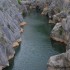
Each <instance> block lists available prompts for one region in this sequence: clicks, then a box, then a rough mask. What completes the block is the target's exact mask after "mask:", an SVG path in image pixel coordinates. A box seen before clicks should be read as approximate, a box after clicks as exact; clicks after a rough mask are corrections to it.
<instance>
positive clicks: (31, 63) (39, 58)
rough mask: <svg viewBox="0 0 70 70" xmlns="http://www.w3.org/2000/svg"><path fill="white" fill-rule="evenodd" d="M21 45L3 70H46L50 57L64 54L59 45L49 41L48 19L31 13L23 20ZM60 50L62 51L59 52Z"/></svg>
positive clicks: (49, 27) (49, 26)
mask: <svg viewBox="0 0 70 70" xmlns="http://www.w3.org/2000/svg"><path fill="white" fill-rule="evenodd" d="M24 20H25V21H26V22H27V23H28V25H27V26H26V27H24V30H25V31H24V33H23V34H22V44H21V46H20V48H18V49H16V51H18V52H17V54H16V56H15V59H14V61H13V62H12V63H11V66H10V67H7V68H6V69H5V70H47V61H48V59H49V58H50V56H52V55H56V54H59V53H60V52H64V51H65V50H62V49H64V47H62V45H61V44H59V45H58V43H56V42H53V41H52V43H51V40H50V32H51V29H52V27H51V25H50V24H49V23H48V19H47V18H46V17H44V16H41V15H40V14H38V13H35V12H34V13H32V14H31V15H30V16H28V17H26V18H25V19H24ZM60 50H62V51H60Z"/></svg>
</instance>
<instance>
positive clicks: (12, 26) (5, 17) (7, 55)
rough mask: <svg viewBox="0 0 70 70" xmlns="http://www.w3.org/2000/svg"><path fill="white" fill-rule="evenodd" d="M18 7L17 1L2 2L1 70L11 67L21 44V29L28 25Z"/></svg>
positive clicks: (0, 17) (1, 0) (0, 23)
mask: <svg viewBox="0 0 70 70" xmlns="http://www.w3.org/2000/svg"><path fill="white" fill-rule="evenodd" d="M17 5H18V3H17V1H16V0H0V70H2V69H3V68H5V67H6V66H9V60H10V59H12V58H13V57H14V55H15V50H14V47H18V46H19V44H20V42H21V29H22V27H23V26H24V25H25V24H26V23H25V22H24V21H23V17H22V15H21V12H20V11H19V5H18V6H17ZM22 31H23V29H22Z"/></svg>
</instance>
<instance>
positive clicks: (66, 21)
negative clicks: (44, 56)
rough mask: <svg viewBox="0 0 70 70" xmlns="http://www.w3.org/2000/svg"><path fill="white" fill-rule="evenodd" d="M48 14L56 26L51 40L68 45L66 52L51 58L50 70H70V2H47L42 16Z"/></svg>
mask: <svg viewBox="0 0 70 70" xmlns="http://www.w3.org/2000/svg"><path fill="white" fill-rule="evenodd" d="M47 14H48V16H49V20H51V22H50V23H54V24H55V26H54V28H53V29H52V31H51V34H50V36H51V38H52V39H54V40H56V41H59V42H63V43H65V44H66V45H67V46H66V52H64V53H62V54H58V55H55V56H51V57H50V59H49V61H48V63H47V65H48V70H70V0H51V1H50V2H49V0H47V5H46V6H45V7H44V9H43V12H42V15H47Z"/></svg>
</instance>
